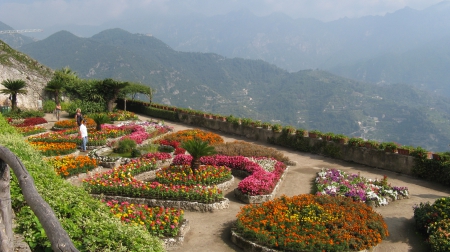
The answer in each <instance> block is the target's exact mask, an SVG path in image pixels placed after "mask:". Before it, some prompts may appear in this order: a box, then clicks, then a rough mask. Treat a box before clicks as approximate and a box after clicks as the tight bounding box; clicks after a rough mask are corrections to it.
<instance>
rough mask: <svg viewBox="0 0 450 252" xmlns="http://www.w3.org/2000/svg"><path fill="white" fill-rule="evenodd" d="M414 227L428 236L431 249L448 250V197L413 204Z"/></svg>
mask: <svg viewBox="0 0 450 252" xmlns="http://www.w3.org/2000/svg"><path fill="white" fill-rule="evenodd" d="M413 209H414V219H415V222H416V229H417V230H419V231H420V232H421V233H423V234H424V235H425V236H427V237H428V239H427V242H428V243H429V244H430V247H431V249H432V251H439V252H444V251H450V239H449V237H450V197H444V198H439V199H437V200H436V201H435V202H434V203H433V204H431V203H430V202H426V203H420V204H419V205H415V206H414V207H413Z"/></svg>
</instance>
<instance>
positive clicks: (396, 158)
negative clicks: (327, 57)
mask: <svg viewBox="0 0 450 252" xmlns="http://www.w3.org/2000/svg"><path fill="white" fill-rule="evenodd" d="M178 119H179V121H180V122H181V123H183V124H187V125H193V126H197V127H203V128H206V129H210V130H214V131H220V132H223V133H225V134H232V135H237V136H242V137H246V138H248V139H251V140H254V141H259V142H264V143H267V142H272V143H274V144H278V145H284V146H286V147H291V148H293V149H297V150H304V151H309V152H312V153H315V154H319V155H324V156H330V157H333V158H336V159H342V160H345V161H348V162H355V163H358V164H363V165H367V166H370V167H376V168H380V169H385V170H389V171H394V172H399V173H402V174H408V175H413V174H412V170H413V167H414V161H415V157H413V156H408V155H400V154H397V153H389V152H385V151H383V150H378V149H369V148H365V147H352V146H350V145H348V144H340V143H335V142H331V141H323V140H322V139H321V138H309V137H303V136H296V135H294V134H289V135H288V136H286V134H287V133H282V132H273V131H272V130H269V129H263V128H255V127H251V126H244V125H242V124H235V123H229V122H224V121H221V120H214V119H208V118H205V117H203V116H200V115H193V114H186V113H178ZM283 137H285V138H286V137H287V138H289V140H290V142H295V140H297V142H299V143H300V145H301V144H303V146H298V148H297V146H288V145H287V144H283V142H279V141H277V139H280V138H283ZM295 138H298V139H295ZM305 145H306V146H305Z"/></svg>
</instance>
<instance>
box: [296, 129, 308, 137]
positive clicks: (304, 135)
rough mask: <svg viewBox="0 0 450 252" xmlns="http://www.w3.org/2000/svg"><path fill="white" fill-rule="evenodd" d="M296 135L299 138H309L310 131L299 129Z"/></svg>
mask: <svg viewBox="0 0 450 252" xmlns="http://www.w3.org/2000/svg"><path fill="white" fill-rule="evenodd" d="M295 134H296V135H297V136H301V137H307V136H308V131H307V130H305V129H301V128H300V129H297V131H296V132H295Z"/></svg>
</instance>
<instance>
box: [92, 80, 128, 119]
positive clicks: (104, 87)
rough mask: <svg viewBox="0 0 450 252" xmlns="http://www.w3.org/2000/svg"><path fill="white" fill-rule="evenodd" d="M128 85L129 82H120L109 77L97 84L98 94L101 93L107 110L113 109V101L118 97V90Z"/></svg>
mask: <svg viewBox="0 0 450 252" xmlns="http://www.w3.org/2000/svg"><path fill="white" fill-rule="evenodd" d="M129 85H130V83H128V82H120V81H116V80H113V79H110V78H107V79H104V80H103V81H102V82H99V83H98V84H97V91H98V93H99V94H103V97H104V99H105V100H106V104H107V107H108V111H109V112H112V111H113V108H114V102H115V101H116V100H117V98H118V97H119V95H120V91H121V90H122V89H124V88H126V87H127V86H129Z"/></svg>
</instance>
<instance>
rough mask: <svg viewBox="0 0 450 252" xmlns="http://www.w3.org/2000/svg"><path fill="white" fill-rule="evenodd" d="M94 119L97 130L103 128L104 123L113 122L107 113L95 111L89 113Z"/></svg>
mask: <svg viewBox="0 0 450 252" xmlns="http://www.w3.org/2000/svg"><path fill="white" fill-rule="evenodd" d="M89 117H90V118H92V120H94V122H95V124H96V127H95V129H96V130H102V124H104V123H109V122H111V119H110V117H109V116H108V115H107V114H106V113H95V114H90V115H89Z"/></svg>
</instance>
